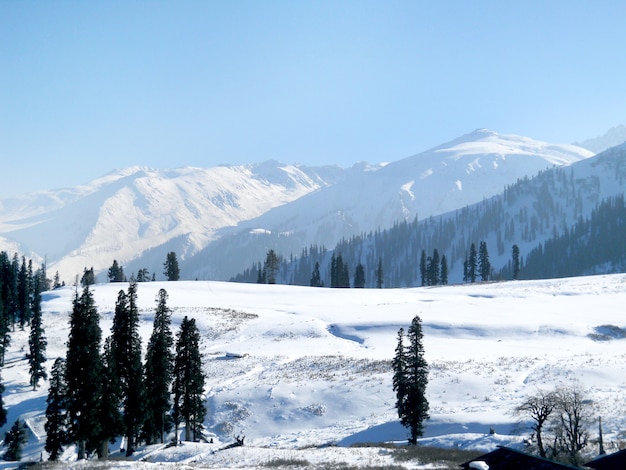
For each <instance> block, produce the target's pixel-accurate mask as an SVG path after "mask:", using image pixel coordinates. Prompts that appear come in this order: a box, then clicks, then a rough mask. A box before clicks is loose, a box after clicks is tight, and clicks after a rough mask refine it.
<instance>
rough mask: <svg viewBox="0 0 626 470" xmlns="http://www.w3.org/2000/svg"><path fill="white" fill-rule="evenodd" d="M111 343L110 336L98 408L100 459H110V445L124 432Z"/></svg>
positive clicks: (103, 358)
mask: <svg viewBox="0 0 626 470" xmlns="http://www.w3.org/2000/svg"><path fill="white" fill-rule="evenodd" d="M111 341H112V338H111V336H109V337H108V338H107V339H106V340H105V342H104V353H103V355H102V374H101V376H100V384H101V393H102V399H101V400H100V404H99V406H98V419H99V421H100V424H101V433H100V435H99V436H98V441H99V442H100V447H99V448H98V457H99V458H101V459H107V458H108V456H109V443H113V442H114V441H115V438H116V437H117V436H119V435H120V434H122V433H123V432H124V425H123V422H122V414H121V411H120V408H121V407H120V394H121V392H120V379H119V377H118V373H117V369H116V364H115V358H114V357H113V354H112V351H111Z"/></svg>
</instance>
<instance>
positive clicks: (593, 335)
mask: <svg viewBox="0 0 626 470" xmlns="http://www.w3.org/2000/svg"><path fill="white" fill-rule="evenodd" d="M125 287H126V286H125V285H120V284H107V285H98V286H95V299H96V303H97V305H98V309H99V312H100V314H101V327H102V329H103V333H104V335H103V336H107V335H108V334H109V331H110V327H111V321H112V316H113V310H114V302H115V299H116V297H117V294H116V293H117V291H118V290H119V289H120V288H125ZM159 288H165V289H167V291H168V293H169V302H168V304H169V306H170V307H172V308H173V324H174V329H177V328H178V325H179V324H180V321H181V319H182V318H183V316H185V315H189V316H193V317H194V318H196V320H197V323H198V326H199V328H200V330H201V334H202V337H203V344H202V348H203V352H204V361H205V369H206V372H207V382H206V385H207V393H206V397H207V405H208V409H209V413H208V416H207V419H206V423H205V424H206V426H207V431H208V433H209V435H211V436H213V437H214V439H215V441H216V444H215V445H213V446H211V445H209V444H197V445H188V446H186V447H184V448H179V449H174V450H169V451H166V450H159V447H158V446H157V447H152V448H150V449H146V450H142V451H140V452H139V454H138V457H144V458H145V459H147V461H150V462H159V461H173V460H174V461H176V460H178V461H180V462H181V463H189V462H196V463H200V464H202V465H206V466H208V467H209V468H228V467H246V468H253V467H256V466H258V465H262V464H264V463H265V462H267V461H268V460H270V459H272V458H276V456H282V457H285V458H291V459H296V458H300V457H301V458H303V459H307V460H309V461H317V460H322V461H326V462H332V461H339V462H341V461H344V462H345V461H347V462H349V463H351V464H354V465H359V466H363V465H368V464H369V465H372V463H373V462H374V463H377V464H378V463H387V464H388V463H389V461H388V456H387V455H386V454H384V453H381V452H378V451H376V452H375V453H370V454H366V453H365V452H366V451H363V453H361V451H356V450H354V451H350V450H347V449H346V450H342V449H341V447H342V446H346V445H350V444H352V443H354V442H382V441H390V440H394V441H402V440H405V439H406V436H407V434H406V431H405V430H404V429H403V428H402V427H401V426H399V425H398V422H397V416H396V414H395V409H394V394H393V391H392V388H391V370H390V359H391V358H392V356H393V351H394V348H395V346H396V334H397V331H398V329H399V328H401V327H404V328H406V327H408V325H409V324H410V321H411V319H412V318H413V316H415V315H420V317H421V318H422V321H423V328H424V347H425V351H426V359H427V361H428V363H429V365H430V376H429V385H428V399H429V402H430V407H431V420H430V421H429V422H428V425H427V427H426V435H425V437H424V439H423V441H422V442H424V443H428V444H435V445H444V446H454V447H459V448H477V449H480V450H485V451H486V450H490V449H493V448H494V446H495V445H497V444H506V445H516V443H519V442H521V440H522V439H523V438H524V437H527V434H526V433H525V432H523V431H519V430H518V431H514V430H513V423H514V418H513V417H512V416H511V415H510V412H511V410H512V408H513V407H514V406H515V405H516V404H517V403H519V402H520V401H521V400H522V399H523V398H524V397H525V396H527V395H528V394H532V393H536V391H537V390H538V389H544V390H549V389H552V388H553V387H555V386H556V385H558V384H566V385H567V384H571V383H573V381H574V380H579V381H580V382H581V383H582V384H583V385H584V387H585V388H586V389H588V393H589V396H590V398H591V400H592V403H593V412H594V416H602V418H603V425H604V430H605V436H604V438H605V446H606V447H607V448H608V449H609V450H611V449H615V447H616V446H617V443H618V441H619V440H620V439H622V438H623V432H624V430H625V429H626V428H625V427H626V418H624V416H626V415H625V414H624V402H623V396H624V391H625V388H626V384H625V383H624V374H625V372H626V363H625V362H624V360H623V355H624V353H623V351H624V341H626V340H625V339H621V338H623V336H624V335H620V334H619V333H621V332H622V333H626V331H625V330H624V328H625V327H626V325H625V324H624V321H623V305H624V303H625V302H626V275H623V274H622V275H610V276H596V277H583V278H571V279H556V280H549V281H524V282H509V283H503V284H483V285H477V284H476V285H460V286H447V287H440V288H413V289H383V290H375V289H373V290H369V289H365V290H363V289H320V288H305V287H293V286H291V287H290V286H278V285H275V286H268V285H256V284H234V283H220V282H204V281H198V282H178V283H158V282H157V283H145V284H140V285H139V290H138V300H139V304H140V308H141V318H142V323H141V333H142V336H143V338H144V340H143V344H144V347H145V344H146V341H147V337H148V335H149V334H150V331H151V321H152V316H153V312H154V307H155V297H156V293H157V291H158V289H159ZM72 296H73V288H71V287H67V288H63V289H59V290H56V291H53V292H49V293H46V294H45V296H44V303H43V310H44V326H45V327H46V335H47V338H48V357H49V358H50V359H49V361H48V366H49V367H50V366H51V365H52V362H53V360H54V358H55V357H57V356H63V355H64V354H65V341H66V340H67V327H68V312H69V310H70V308H71V298H72ZM26 343H27V332H20V331H19V330H18V331H16V332H15V334H14V336H13V342H12V344H11V346H10V352H9V354H8V357H7V359H8V361H7V366H6V367H5V368H4V369H3V371H2V375H3V381H4V383H5V385H6V387H7V390H6V392H5V394H4V399H5V403H6V404H7V406H8V408H9V417H8V422H9V424H8V425H7V426H9V425H10V424H11V423H12V422H13V421H14V420H15V419H16V418H17V417H18V416H21V417H22V419H27V421H28V423H29V425H30V428H31V430H32V433H31V434H30V438H29V439H30V440H29V444H28V447H27V451H26V454H25V458H34V459H38V458H39V455H40V452H41V450H42V446H43V442H44V440H45V436H44V432H43V417H42V415H43V410H44V408H45V399H44V396H45V394H46V388H47V383H44V386H43V387H42V388H41V389H40V390H38V391H36V392H33V391H32V390H31V389H30V387H29V385H28V375H27V362H26V361H25V360H24V348H25V347H27V346H25V345H26ZM239 356H241V357H239ZM7 426H5V428H4V429H3V430H0V432H2V431H4V430H5V429H7ZM491 426H493V428H494V429H495V431H496V434H495V435H489V434H488V431H489V428H490V427H491ZM595 430H596V427H595V425H594V427H593V428H592V429H591V431H592V437H593V436H595ZM234 435H245V436H246V446H245V447H243V448H240V449H232V450H230V451H228V452H217V453H214V452H213V451H215V450H216V448H219V447H220V446H221V445H222V444H225V443H230V442H232V441H233V436H234ZM328 444H337V445H339V446H340V447H339V448H336V447H330V448H328V447H326V448H325V449H319V450H317V449H316V447H318V446H326V445H328ZM593 451H594V449H593V448H590V449H589V452H593ZM72 456H73V453H72V449H69V450H68V452H67V453H66V457H67V458H72ZM368 456H369V457H368ZM415 468H418V467H415ZM425 468H426V467H425ZM428 468H432V467H428Z"/></svg>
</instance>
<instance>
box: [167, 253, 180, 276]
mask: <svg viewBox="0 0 626 470" xmlns="http://www.w3.org/2000/svg"><path fill="white" fill-rule="evenodd" d="M163 274H165V277H166V278H167V280H168V281H178V280H180V269H179V268H178V260H177V259H176V253H174V252H173V251H170V252H169V253H168V254H167V257H166V258H165V263H163Z"/></svg>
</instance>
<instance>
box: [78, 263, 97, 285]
mask: <svg viewBox="0 0 626 470" xmlns="http://www.w3.org/2000/svg"><path fill="white" fill-rule="evenodd" d="M95 283H96V275H95V273H94V272H93V266H92V267H91V269H87V268H85V270H84V271H83V277H82V278H81V279H80V285H81V286H83V287H86V286H92V285H94V284H95Z"/></svg>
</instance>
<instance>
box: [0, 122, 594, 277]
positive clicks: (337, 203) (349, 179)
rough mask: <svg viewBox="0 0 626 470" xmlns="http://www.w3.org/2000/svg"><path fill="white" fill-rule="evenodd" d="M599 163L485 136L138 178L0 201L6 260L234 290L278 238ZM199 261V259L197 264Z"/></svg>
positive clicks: (312, 238) (326, 234)
mask: <svg viewBox="0 0 626 470" xmlns="http://www.w3.org/2000/svg"><path fill="white" fill-rule="evenodd" d="M592 155H593V153H592V152H590V151H588V150H585V149H582V148H580V147H576V146H572V145H553V144H548V143H545V142H538V141H535V140H532V139H529V138H526V137H520V136H514V135H500V134H497V133H495V132H492V131H489V130H486V129H479V130H477V131H474V132H472V133H470V134H467V135H464V136H462V137H460V138H458V139H455V140H453V141H451V142H449V143H447V144H444V145H441V146H439V147H436V148H434V149H431V150H429V151H427V152H424V153H421V154H418V155H415V156H413V157H409V158H406V159H403V160H399V161H396V162H393V163H389V164H387V165H385V166H382V167H381V166H380V165H379V166H370V165H367V164H365V163H360V164H357V165H355V166H354V167H353V168H351V169H348V170H342V169H340V168H337V167H323V168H306V167H301V166H291V165H283V164H280V163H278V162H266V163H262V164H259V165H246V166H221V167H216V168H210V169H200V168H183V169H176V170H152V169H147V168H138V167H134V168H129V169H126V170H122V171H116V172H113V173H111V174H109V175H106V176H105V177H103V178H100V179H98V180H96V181H93V182H92V183H90V184H88V185H85V186H80V187H77V188H73V189H65V190H58V191H45V192H38V193H33V194H27V195H24V196H22V197H18V198H13V199H9V200H3V201H0V237H2V238H0V249H3V250H6V251H9V252H13V251H19V252H21V253H24V254H25V255H26V256H27V257H30V258H33V259H34V260H43V259H44V258H45V259H47V265H48V269H49V271H51V272H54V271H55V270H58V271H59V272H60V274H61V277H62V278H63V279H65V280H66V282H69V281H72V280H73V278H74V276H75V275H77V274H81V273H82V271H83V269H84V268H86V267H87V268H89V267H93V268H94V269H95V270H96V272H98V271H103V270H106V269H107V268H108V267H109V266H111V263H112V262H113V260H114V259H115V260H117V261H118V262H119V263H121V264H122V265H123V266H124V268H125V272H126V273H127V274H130V273H131V272H136V271H137V270H138V269H140V268H146V269H148V270H149V271H151V272H155V273H156V274H157V276H160V273H161V271H162V263H163V260H164V259H165V253H166V252H168V251H175V252H176V253H177V254H178V255H179V258H180V259H181V260H182V261H184V263H183V264H182V265H181V267H182V268H183V269H182V275H183V277H184V278H196V277H199V278H214V279H227V278H228V277H230V276H232V275H233V274H236V273H237V272H240V271H241V270H242V269H243V268H244V267H246V266H247V265H249V263H251V262H252V261H253V260H257V259H259V258H261V257H262V256H263V254H264V253H265V251H266V250H267V245H266V242H265V241H264V240H261V239H259V237H257V236H256V235H257V234H259V233H265V234H267V233H271V234H274V235H275V236H277V237H281V238H282V240H281V243H282V245H280V246H279V248H280V249H281V251H282V252H284V253H289V252H294V253H298V252H299V251H300V250H301V249H302V247H304V246H307V245H310V244H323V245H326V246H332V245H334V243H336V242H337V241H338V240H340V239H341V238H342V237H350V236H352V235H354V234H359V233H361V232H365V231H370V230H376V229H378V228H387V227H389V226H391V225H392V224H393V223H394V222H396V221H398V220H412V219H414V218H415V217H419V218H420V219H423V218H427V217H430V216H433V215H437V214H441V213H444V212H447V211H451V210H454V209H458V208H461V207H464V206H466V205H468V204H472V203H474V202H477V201H481V200H483V199H485V198H488V197H490V196H493V195H495V194H498V193H499V192H501V191H502V190H503V189H504V187H505V186H506V185H509V184H512V183H514V182H515V181H517V180H518V179H520V178H524V177H527V176H532V175H534V174H536V173H537V172H539V171H541V170H543V169H545V168H548V167H550V166H553V165H569V164H571V163H573V162H576V161H580V160H583V159H586V158H588V157H590V156H592ZM194 255H195V256H194Z"/></svg>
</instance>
